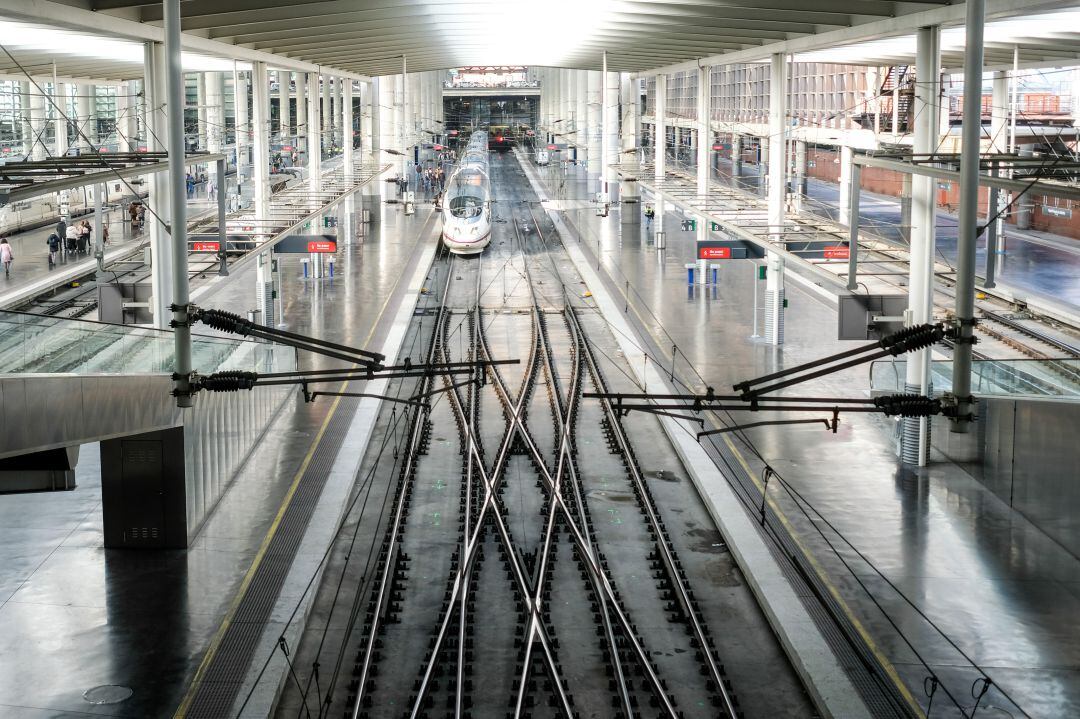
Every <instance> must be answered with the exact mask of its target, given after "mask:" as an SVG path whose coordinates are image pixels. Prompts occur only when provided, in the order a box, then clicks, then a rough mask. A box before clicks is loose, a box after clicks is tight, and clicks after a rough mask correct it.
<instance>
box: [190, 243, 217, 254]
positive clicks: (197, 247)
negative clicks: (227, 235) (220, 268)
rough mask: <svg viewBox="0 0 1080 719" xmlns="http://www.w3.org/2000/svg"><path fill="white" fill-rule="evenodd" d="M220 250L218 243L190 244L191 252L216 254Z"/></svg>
mask: <svg viewBox="0 0 1080 719" xmlns="http://www.w3.org/2000/svg"><path fill="white" fill-rule="evenodd" d="M220 249H221V243H220V242H192V243H191V251H192V252H217V251H219V250H220Z"/></svg>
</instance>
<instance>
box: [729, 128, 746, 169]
mask: <svg viewBox="0 0 1080 719" xmlns="http://www.w3.org/2000/svg"><path fill="white" fill-rule="evenodd" d="M742 150H743V145H742V135H740V134H738V133H734V134H732V136H731V176H732V177H733V178H734V177H738V176H739V175H741V174H742Z"/></svg>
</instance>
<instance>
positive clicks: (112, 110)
mask: <svg viewBox="0 0 1080 719" xmlns="http://www.w3.org/2000/svg"><path fill="white" fill-rule="evenodd" d="M90 90H91V91H92V92H93V93H94V98H93V99H94V101H93V103H92V104H91V107H92V108H93V112H94V125H95V128H96V130H97V142H98V144H99V146H103V147H107V148H108V149H109V150H110V151H113V152H115V151H116V150H117V149H119V138H118V137H117V134H116V117H117V98H116V94H117V87H116V86H115V85H92V86H91V88H90Z"/></svg>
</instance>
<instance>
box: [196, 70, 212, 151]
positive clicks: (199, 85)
mask: <svg viewBox="0 0 1080 719" xmlns="http://www.w3.org/2000/svg"><path fill="white" fill-rule="evenodd" d="M206 75H207V73H205V72H197V73H195V87H196V94H195V97H196V100H195V102H196V103H198V106H199V107H198V109H197V112H198V116H199V121H198V124H197V125H196V130H197V132H198V143H199V149H200V150H203V151H205V150H206V148H207V146H208V144H207V143H208V139H207V138H208V127H207V120H208V119H209V116H208V114H207V112H206V104H207V103H206Z"/></svg>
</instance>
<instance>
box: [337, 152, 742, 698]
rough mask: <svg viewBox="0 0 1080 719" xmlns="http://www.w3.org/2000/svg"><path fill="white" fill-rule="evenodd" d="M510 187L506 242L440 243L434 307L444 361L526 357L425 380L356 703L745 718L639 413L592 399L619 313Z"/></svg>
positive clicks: (366, 613)
mask: <svg viewBox="0 0 1080 719" xmlns="http://www.w3.org/2000/svg"><path fill="white" fill-rule="evenodd" d="M507 164H509V162H508V163H507ZM502 172H503V173H505V170H502ZM507 194H508V195H510V196H508V197H507V196H504V197H500V198H499V199H500V203H499V205H498V206H499V207H500V208H504V212H503V214H504V217H503V218H502V219H504V220H505V222H503V223H500V226H501V227H502V228H503V229H502V232H501V234H503V235H504V238H503V239H502V241H500V242H493V243H492V246H491V247H490V248H489V249H488V251H487V252H486V253H485V254H484V255H483V256H482V257H477V258H469V259H462V258H453V257H449V256H445V255H443V256H440V258H439V259H437V263H440V264H441V265H442V267H443V269H440V270H439V271H438V272H439V273H444V274H445V276H446V278H447V281H446V285H445V287H443V288H441V293H442V294H441V297H440V299H439V302H438V304H437V308H436V309H432V310H428V311H424V312H420V313H418V317H419V318H420V320H419V321H420V322H428V323H429V326H430V339H429V340H428V343H427V345H426V348H425V350H424V355H423V357H424V358H426V359H427V360H428V361H431V362H461V361H471V360H477V359H481V360H501V359H509V358H515V357H516V358H519V359H520V360H521V362H520V364H518V365H500V366H497V367H496V366H488V368H487V369H486V370H484V371H483V372H482V374H481V373H477V374H476V376H474V377H471V378H469V380H468V381H463V380H462V378H460V377H453V376H450V375H442V376H438V377H431V378H427V379H424V380H422V381H420V382H418V383H417V384H416V386H415V387H413V388H412V389H411V390H410V391H411V392H412V393H413V394H414V395H416V396H422V395H428V396H430V401H429V402H428V403H427V404H426V405H424V406H422V407H416V408H414V409H411V410H408V411H410V413H411V414H410V417H409V422H408V430H407V441H405V442H403V445H402V446H403V448H404V449H403V453H402V457H401V460H400V462H399V470H398V471H397V474H396V477H395V479H394V481H393V483H392V487H391V494H392V500H391V501H390V504H389V509H388V510H387V512H386V513H385V516H386V517H388V521H387V523H386V527H385V531H384V532H382V534H381V538H380V539H381V542H380V544H379V549H378V552H377V555H376V556H377V559H376V562H375V563H374V565H373V567H372V569H371V571H370V572H368V573H367V574H366V575H365V581H367V582H368V583H369V586H368V587H367V588H366V590H363V591H364V592H365V593H364V595H363V597H362V601H361V602H360V603H361V604H362V605H363V609H362V610H361V611H359V612H357V613H356V614H357V621H356V626H355V627H354V628H353V629H352V632H351V633H352V638H351V639H350V640H349V641H350V643H351V644H352V645H353V646H354V647H355V655H354V656H355V661H354V662H353V665H352V668H353V677H352V681H351V683H349V685H348V691H347V692H346V694H347V696H346V697H345V698H344V701H343V702H341V704H343V705H344V713H345V716H348V717H354V718H359V717H376V716H378V717H383V716H406V717H427V716H447V717H454V718H455V719H457V718H459V717H472V716H477V717H488V716H512V717H526V716H529V717H547V716H552V717H556V716H558V717H569V716H605V717H609V716H610V717H637V716H650V717H651V716H669V717H675V716H688V717H689V716H698V717H735V716H740V713H739V703H738V700H737V699H736V697H735V695H734V691H733V687H732V683H731V681H730V680H729V679H728V674H727V671H726V670H725V667H724V665H723V664H722V662H721V658H720V655H719V653H718V652H717V649H716V646H715V644H714V638H713V635H712V633H711V632H710V630H709V628H708V625H707V623H706V620H705V616H704V612H703V610H702V608H701V607H700V606H699V603H698V600H697V598H696V596H695V594H694V589H693V587H692V586H691V582H690V577H689V575H688V572H687V569H686V568H685V567H684V566H683V564H682V560H681V559H680V556H679V551H678V548H677V547H676V543H675V542H674V541H673V538H672V535H673V534H675V532H672V531H669V528H668V526H667V525H666V524H665V516H664V510H663V509H662V507H661V506H660V504H659V503H658V501H657V500H656V499H655V497H654V495H653V491H652V488H651V487H650V484H649V481H648V479H647V476H646V473H645V471H643V470H642V468H641V466H640V464H639V462H638V459H637V457H636V454H635V450H634V443H633V441H632V438H631V435H630V434H629V433H628V432H627V430H626V428H625V427H624V426H623V422H624V420H623V418H621V417H619V416H618V414H617V413H616V412H615V410H614V408H613V407H612V406H611V405H610V404H601V403H592V402H590V403H585V402H583V401H582V395H583V393H585V392H591V391H601V392H602V391H605V390H606V388H607V387H608V383H607V380H606V378H605V376H604V373H603V370H602V362H604V361H610V357H609V354H608V353H609V351H610V350H608V349H606V348H607V347H608V344H607V340H605V339H604V338H602V337H600V336H599V333H601V332H602V331H606V326H605V325H604V324H603V322H602V320H601V319H600V318H599V316H598V315H597V314H596V312H595V310H593V309H592V308H591V307H590V306H588V303H587V302H586V301H585V300H584V299H582V298H580V297H578V296H577V295H576V294H575V292H576V290H575V291H574V292H571V291H568V290H567V287H572V286H575V285H576V284H577V283H576V278H572V279H573V281H569V279H567V280H564V278H563V277H562V276H561V274H560V268H559V264H558V262H556V261H555V260H554V259H552V254H553V253H555V252H558V251H559V249H558V247H557V240H556V239H555V238H552V237H548V236H545V234H544V232H542V231H541V228H540V227H539V225H538V223H537V220H536V217H535V215H534V210H533V207H532V206H531V205H529V204H528V203H526V202H523V201H522V200H523V198H521V197H518V196H516V195H514V193H507ZM506 208H508V209H506ZM545 260H546V261H545ZM593 335H597V337H594V336H593ZM601 354H602V356H601ZM612 354H613V352H612ZM451 428H454V429H456V434H457V436H456V437H452V436H451V435H452V431H451ZM675 461H677V460H675ZM619 505H621V507H620V506H619ZM358 598H359V595H358ZM338 694H339V695H340V692H339V693H338ZM327 701H328V704H327V706H335V707H337V708H338V709H340V708H342V706H341V704H337V703H336V702H337V701H338V697H337V696H334V697H331V696H330V694H328V697H327Z"/></svg>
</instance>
